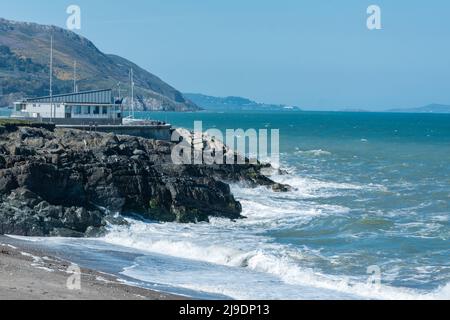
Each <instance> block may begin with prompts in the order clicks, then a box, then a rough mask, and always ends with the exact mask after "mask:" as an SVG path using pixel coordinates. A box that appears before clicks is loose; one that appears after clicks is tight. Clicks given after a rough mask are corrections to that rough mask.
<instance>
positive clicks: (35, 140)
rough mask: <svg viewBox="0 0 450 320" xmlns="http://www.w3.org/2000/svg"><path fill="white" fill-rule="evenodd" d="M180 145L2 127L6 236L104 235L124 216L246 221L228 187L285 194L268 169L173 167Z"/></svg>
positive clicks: (0, 191)
mask: <svg viewBox="0 0 450 320" xmlns="http://www.w3.org/2000/svg"><path fill="white" fill-rule="evenodd" d="M173 146H174V144H172V143H170V142H163V141H157V140H148V139H143V138H137V137H131V136H117V135H114V134H104V133H91V132H86V131H78V130H67V129H54V130H53V129H52V128H33V127H30V126H19V127H17V126H8V127H0V234H14V235H25V236H69V237H84V236H98V235H100V234H102V233H103V232H104V231H105V227H106V226H107V225H108V224H126V221H125V220H124V219H123V216H126V215H135V216H137V217H139V218H142V219H150V220H153V221H163V222H172V221H175V222H180V223H190V222H202V221H209V217H223V218H229V219H239V218H242V216H241V211H242V208H241V204H240V203H239V202H238V201H236V199H235V198H234V197H233V195H232V194H231V192H230V187H229V185H228V184H227V183H225V182H223V181H226V182H243V183H247V184H249V185H251V186H256V185H266V186H270V187H273V188H274V189H280V187H281V189H282V187H283V186H280V185H277V184H276V183H274V182H273V181H271V180H270V179H268V178H267V177H265V176H263V175H262V174H261V170H262V169H263V168H265V167H267V166H264V165H250V164H246V165H212V166H208V165H201V166H194V165H174V164H173V163H172V161H171V150H172V147H173Z"/></svg>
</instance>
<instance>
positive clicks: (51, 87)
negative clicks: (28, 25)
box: [50, 35, 53, 120]
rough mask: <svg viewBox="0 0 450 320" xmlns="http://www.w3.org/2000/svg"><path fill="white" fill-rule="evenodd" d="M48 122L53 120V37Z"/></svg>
mask: <svg viewBox="0 0 450 320" xmlns="http://www.w3.org/2000/svg"><path fill="white" fill-rule="evenodd" d="M50 120H53V35H52V36H51V38H50Z"/></svg>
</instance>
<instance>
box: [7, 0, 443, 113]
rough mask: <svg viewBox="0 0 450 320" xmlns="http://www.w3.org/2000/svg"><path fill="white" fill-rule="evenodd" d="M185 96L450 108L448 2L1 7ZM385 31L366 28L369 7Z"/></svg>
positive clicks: (20, 3) (15, 0) (82, 0)
mask: <svg viewBox="0 0 450 320" xmlns="http://www.w3.org/2000/svg"><path fill="white" fill-rule="evenodd" d="M70 4H77V5H79V6H80V7H81V10H82V29H81V30H80V31H79V33H80V34H81V35H83V36H86V37H87V38H89V39H90V40H92V41H93V42H94V43H95V44H96V45H97V46H98V47H99V48H100V50H102V51H105V52H107V53H115V54H119V55H121V56H123V57H125V58H128V59H130V60H132V61H133V62H136V63H137V64H139V65H141V66H142V67H144V68H146V69H148V70H149V71H151V72H153V73H155V74H156V75H158V76H160V77H161V78H162V79H163V80H165V81H167V82H168V83H170V84H172V85H173V86H175V87H176V88H177V89H179V90H181V91H183V92H198V93H204V94H210V95H217V96H227V95H239V96H244V97H249V98H252V99H255V100H257V101H261V102H271V103H285V104H292V105H298V106H300V107H303V108H317V109H321V108H327V109H328V108H335V107H341V108H346V107H352V108H353V107H354V108H370V109H378V110H381V109H386V108H394V107H415V106H421V105H426V104H429V103H444V104H450V19H449V15H450V1H448V0H428V1H423V0H409V1H407V0H371V1H366V0H343V1H332V0H277V1H275V0H271V1H269V0H220V1H219V0H127V1H124V0H117V1H116V0H114V1H111V0H89V1H87V0H71V1H66V0H49V1H45V2H44V1H34V0H0V5H1V7H0V8H1V12H0V16H1V17H4V18H7V19H13V20H21V21H33V22H39V23H43V24H54V25H57V26H61V27H65V24H66V19H67V16H68V15H67V14H66V8H67V6H68V5H70ZM371 4H377V5H379V6H380V7H381V10H382V27H383V29H382V30H374V31H369V30H368V29H367V27H366V19H367V16H368V15H367V14H366V10H367V7H368V6H369V5H371Z"/></svg>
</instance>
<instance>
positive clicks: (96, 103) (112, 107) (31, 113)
mask: <svg viewBox="0 0 450 320" xmlns="http://www.w3.org/2000/svg"><path fill="white" fill-rule="evenodd" d="M14 111H15V112H14V113H13V115H12V116H13V117H15V118H23V119H27V120H39V121H44V122H53V123H56V124H74V125H107V124H122V100H116V99H114V97H113V95H112V90H111V89H107V90H96V91H85V92H78V93H69V94H62V95H54V96H52V97H50V96H48V97H39V98H32V99H25V100H23V101H19V102H16V103H14Z"/></svg>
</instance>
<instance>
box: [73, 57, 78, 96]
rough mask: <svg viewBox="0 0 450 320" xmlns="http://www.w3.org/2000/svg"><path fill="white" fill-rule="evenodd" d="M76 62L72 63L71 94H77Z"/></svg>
mask: <svg viewBox="0 0 450 320" xmlns="http://www.w3.org/2000/svg"><path fill="white" fill-rule="evenodd" d="M77 92H78V89H77V60H75V61H74V62H73V93H77Z"/></svg>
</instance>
